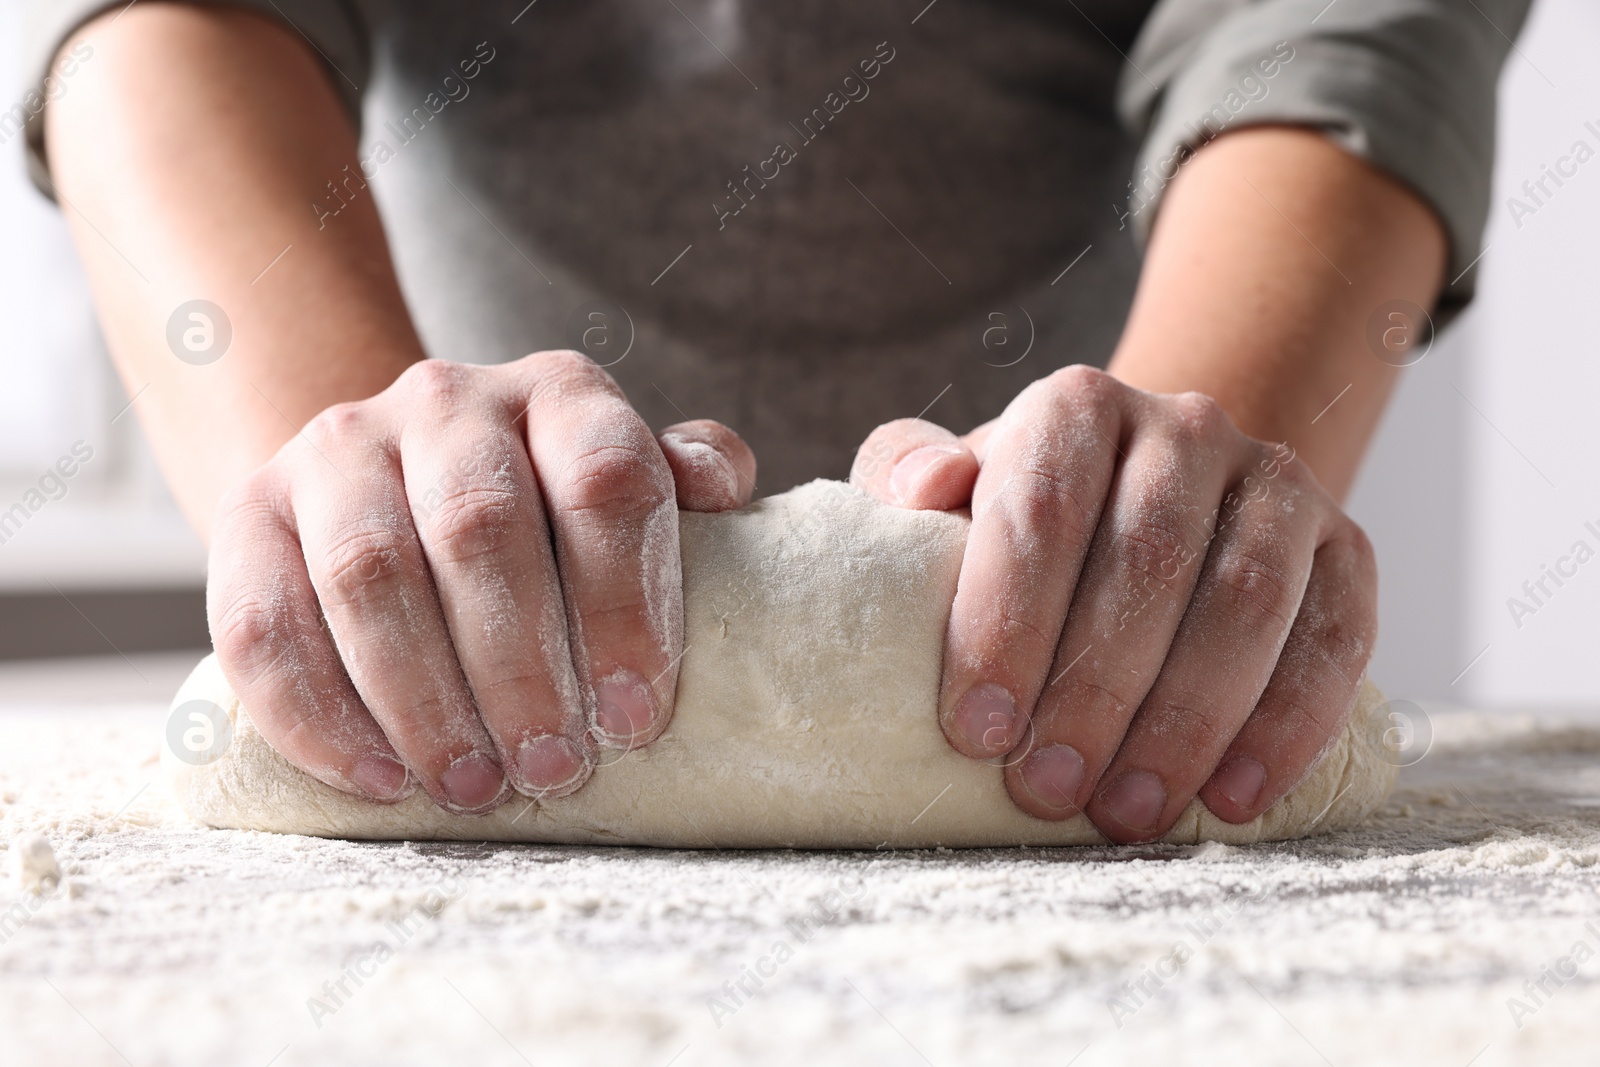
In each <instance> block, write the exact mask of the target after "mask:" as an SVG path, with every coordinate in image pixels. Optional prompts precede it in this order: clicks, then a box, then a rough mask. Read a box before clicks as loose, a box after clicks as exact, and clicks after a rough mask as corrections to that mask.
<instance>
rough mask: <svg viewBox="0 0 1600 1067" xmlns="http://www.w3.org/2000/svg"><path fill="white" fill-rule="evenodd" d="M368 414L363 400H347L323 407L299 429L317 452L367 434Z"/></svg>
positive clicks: (368, 426) (368, 425)
mask: <svg viewBox="0 0 1600 1067" xmlns="http://www.w3.org/2000/svg"><path fill="white" fill-rule="evenodd" d="M370 421H371V420H370V416H369V413H368V410H367V405H366V404H365V402H363V401H359V400H355V401H348V402H346V403H342V404H334V405H333V406H332V407H328V408H324V409H323V410H322V411H320V412H318V413H317V414H316V415H314V416H312V419H311V421H310V422H308V423H306V424H305V427H304V428H303V429H302V430H301V431H300V436H301V437H302V438H304V439H305V441H306V443H307V444H309V445H311V447H312V448H315V449H316V450H318V451H319V452H321V451H325V450H329V449H333V448H337V447H338V446H340V445H343V444H346V443H348V442H350V441H351V440H359V439H361V438H364V437H367V436H369V430H370Z"/></svg>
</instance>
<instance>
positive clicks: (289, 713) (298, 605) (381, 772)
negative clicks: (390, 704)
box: [206, 475, 416, 803]
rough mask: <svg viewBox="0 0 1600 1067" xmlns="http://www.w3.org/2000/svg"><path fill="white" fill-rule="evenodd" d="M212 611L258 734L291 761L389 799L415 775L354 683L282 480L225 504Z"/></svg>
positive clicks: (232, 677)
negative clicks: (327, 621)
mask: <svg viewBox="0 0 1600 1067" xmlns="http://www.w3.org/2000/svg"><path fill="white" fill-rule="evenodd" d="M212 544H213V547H212V550H211V560H210V568H209V570H210V576H209V579H208V581H207V582H206V614H207V615H208V617H209V619H210V623H211V638H212V643H213V645H214V646H215V647H216V651H217V660H218V661H219V663H220V664H221V666H222V672H223V674H224V675H225V676H226V677H227V679H228V684H229V685H230V686H232V687H233V691H234V692H235V693H236V694H238V696H239V699H240V701H241V702H242V703H243V705H244V706H245V707H247V708H249V709H250V718H251V720H252V721H253V722H254V723H255V725H256V728H257V729H259V730H260V731H261V736H262V737H263V738H265V739H266V741H267V743H268V744H269V745H271V746H272V747H273V748H274V749H275V750H277V752H278V753H279V754H280V755H282V756H283V757H284V758H285V759H287V760H288V761H289V762H290V763H292V764H294V765H295V766H296V767H299V768H300V769H301V770H303V771H305V772H306V773H307V774H309V775H311V776H312V777H313V778H316V779H317V780H318V781H320V782H323V783H325V784H327V785H330V786H332V787H333V788H335V789H339V790H342V791H344V792H346V793H351V794H353V795H356V796H360V797H365V798H367V799H369V800H375V801H379V802H382V803H394V802H395V801H398V800H402V799H404V798H405V797H407V796H409V795H410V794H411V793H412V792H413V791H414V789H415V788H416V783H415V781H414V780H413V779H412V778H411V776H410V775H409V773H408V772H407V771H406V768H405V765H404V764H403V763H401V762H400V758H399V756H398V755H397V754H396V753H395V751H394V748H393V746H391V745H390V744H389V741H388V739H387V738H386V737H385V736H384V734H383V730H382V729H380V728H379V726H378V724H377V722H375V721H374V720H373V718H372V716H371V715H370V714H368V712H367V709H366V706H365V705H364V704H362V702H361V698H360V696H358V695H357V694H356V690H355V687H354V686H353V685H351V684H350V679H349V678H348V677H347V676H346V674H345V671H344V665H343V664H342V663H341V662H340V661H339V654H338V651H337V650H336V649H335V648H334V646H333V641H332V640H331V639H330V638H329V637H328V634H327V632H326V631H325V630H324V629H323V627H322V611H321V609H320V608H319V607H318V605H317V596H316V592H315V591H314V590H313V589H312V586H311V579H310V577H309V576H308V575H307V573H306V565H305V558H304V556H303V555H302V554H301V550H300V543H299V541H298V539H297V536H296V533H295V528H294V520H293V515H292V513H291V512H290V510H289V506H288V501H287V499H286V496H285V494H284V493H283V491H282V488H281V486H279V485H278V484H276V479H275V478H273V477H272V476H270V475H257V476H256V477H255V478H253V479H251V480H250V481H249V482H247V483H246V484H245V485H244V486H242V487H241V488H240V489H238V490H235V491H234V492H233V493H231V494H230V495H229V496H228V497H227V498H226V499H225V500H224V501H223V503H222V506H221V507H220V509H219V512H218V516H217V522H216V525H215V528H214V534H213V542H212Z"/></svg>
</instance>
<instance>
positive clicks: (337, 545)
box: [314, 528, 402, 607]
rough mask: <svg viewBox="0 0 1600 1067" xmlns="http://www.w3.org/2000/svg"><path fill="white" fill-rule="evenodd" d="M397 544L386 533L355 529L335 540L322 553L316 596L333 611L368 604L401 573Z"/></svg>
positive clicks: (392, 535) (390, 534) (389, 534)
mask: <svg viewBox="0 0 1600 1067" xmlns="http://www.w3.org/2000/svg"><path fill="white" fill-rule="evenodd" d="M401 559H402V557H401V553H400V546H399V542H398V541H397V539H396V537H395V535H394V534H392V533H389V532H387V531H382V530H375V529H367V528H356V529H351V530H348V531H345V532H344V533H342V534H341V535H340V536H337V537H335V538H334V539H333V540H332V542H331V543H330V544H329V545H328V547H327V548H326V549H325V550H324V551H323V553H322V561H321V566H320V567H319V568H317V570H318V571H320V580H315V579H314V581H315V584H316V587H317V595H318V597H319V598H320V599H321V600H322V601H323V603H324V604H326V605H329V606H333V607H359V606H361V605H362V604H364V603H367V602H370V601H371V600H372V599H373V598H374V597H375V596H376V595H377V594H378V593H379V592H380V591H381V590H383V589H384V588H385V587H386V586H387V585H389V584H390V583H391V582H392V580H393V579H394V578H395V577H396V576H397V575H398V574H399V573H400V570H401Z"/></svg>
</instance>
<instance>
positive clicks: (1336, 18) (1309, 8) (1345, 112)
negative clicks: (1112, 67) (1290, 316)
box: [1118, 0, 1530, 316]
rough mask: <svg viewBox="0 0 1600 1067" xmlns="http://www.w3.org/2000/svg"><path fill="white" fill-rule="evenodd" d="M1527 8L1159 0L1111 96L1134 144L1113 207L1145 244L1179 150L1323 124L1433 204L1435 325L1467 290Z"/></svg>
mask: <svg viewBox="0 0 1600 1067" xmlns="http://www.w3.org/2000/svg"><path fill="white" fill-rule="evenodd" d="M1529 3H1530V0H1332V2H1331V3H1330V2H1329V0H1163V2H1162V3H1160V4H1158V5H1157V6H1156V8H1155V9H1154V10H1153V11H1152V13H1151V15H1150V18H1149V19H1148V20H1147V21H1146V23H1145V25H1144V28H1143V29H1142V30H1141V32H1140V35H1139V38H1138V40H1137V42H1136V43H1135V45H1134V49H1133V51H1132V52H1131V53H1130V54H1129V58H1128V63H1127V65H1126V67H1125V68H1124V70H1123V74H1122V81H1121V85H1120V87H1119V93H1118V108H1119V112H1120V114H1121V117H1122V120H1123V122H1124V123H1125V124H1126V125H1127V126H1128V128H1129V129H1130V130H1131V131H1133V132H1134V133H1135V134H1136V135H1138V136H1142V138H1143V142H1142V148H1141V149H1140V152H1139V156H1138V161H1137V163H1136V164H1135V171H1134V176H1133V182H1132V185H1131V186H1130V198H1129V205H1128V212H1129V215H1130V216H1131V221H1132V224H1133V226H1134V232H1135V234H1136V236H1137V237H1138V239H1139V240H1141V241H1143V240H1144V239H1146V238H1147V237H1148V235H1149V232H1150V227H1151V224H1152V223H1153V221H1154V218H1155V214H1156V209H1157V208H1158V206H1159V204H1160V199H1161V193H1162V191H1163V189H1164V188H1165V186H1166V184H1167V183H1168V182H1169V181H1171V179H1172V177H1173V176H1175V174H1176V173H1177V171H1178V169H1179V167H1180V166H1181V165H1182V162H1183V161H1184V160H1185V159H1187V158H1188V156H1189V154H1190V153H1192V152H1193V151H1194V150H1195V149H1197V148H1199V147H1200V146H1201V145H1202V144H1204V143H1205V142H1206V141H1208V140H1210V139H1211V138H1213V137H1216V136H1218V135H1219V134H1221V133H1223V132H1225V131H1227V130H1232V129H1238V128H1242V127H1245V126H1252V125H1262V124H1285V123H1288V124H1294V125H1301V126H1311V127H1316V128H1318V129H1321V130H1322V131H1324V132H1325V133H1326V134H1327V135H1328V136H1329V137H1331V138H1333V139H1334V140H1335V141H1336V142H1338V143H1339V144H1340V145H1342V146H1344V147H1345V148H1346V149H1347V150H1348V151H1350V152H1352V153H1354V154H1355V155H1357V156H1359V157H1361V158H1362V159H1365V160H1367V161H1369V162H1371V163H1372V164H1373V165H1375V166H1377V167H1379V168H1381V169H1382V170H1384V171H1386V172H1387V173H1389V174H1391V175H1393V176H1394V177H1395V178H1397V179H1399V180H1400V181H1402V182H1404V183H1405V184H1406V185H1407V186H1409V187H1410V188H1411V189H1413V190H1414V191H1415V192H1416V193H1417V194H1418V195H1420V196H1421V197H1422V198H1423V200H1424V201H1426V202H1427V203H1428V204H1430V205H1431V206H1432V207H1433V210H1434V211H1435V212H1436V213H1437V214H1438V216H1439V218H1440V220H1441V221H1442V222H1443V224H1444V227H1445V230H1446V233H1447V235H1448V237H1449V241H1450V266H1449V272H1448V274H1447V275H1446V277H1447V278H1451V279H1454V281H1452V282H1450V283H1449V284H1448V285H1447V287H1446V289H1445V292H1444V293H1443V294H1442V295H1441V298H1440V308H1441V311H1442V312H1443V314H1444V315H1446V316H1449V315H1450V314H1452V313H1453V312H1454V311H1455V310H1458V309H1459V308H1460V307H1461V306H1463V305H1465V304H1466V302H1467V301H1468V300H1470V299H1471V297H1472V292H1473V285H1474V281H1475V278H1474V275H1475V274H1476V271H1473V270H1469V269H1468V268H1469V267H1471V266H1473V264H1474V263H1475V261H1476V260H1477V258H1478V254H1479V244H1480V242H1481V241H1482V237H1483V230H1484V225H1485V222H1486V220H1487V217H1488V211H1489V193H1490V178H1491V173H1492V170H1493V164H1494V141H1495V102H1496V85H1497V82H1498V80H1499V74H1500V68H1501V66H1502V64H1503V63H1504V62H1505V58H1506V55H1507V52H1508V51H1509V50H1510V49H1511V48H1512V41H1513V39H1514V38H1515V37H1516V35H1517V33H1518V32H1519V31H1520V30H1521V28H1522V22H1523V19H1524V18H1525V16H1526V15H1527V10H1528V6H1529Z"/></svg>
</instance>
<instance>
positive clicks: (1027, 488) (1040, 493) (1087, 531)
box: [999, 466, 1099, 545]
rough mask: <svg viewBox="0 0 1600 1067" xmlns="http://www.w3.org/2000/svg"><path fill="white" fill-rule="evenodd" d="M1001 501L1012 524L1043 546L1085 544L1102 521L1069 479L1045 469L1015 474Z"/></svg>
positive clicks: (1012, 475) (1022, 471)
mask: <svg viewBox="0 0 1600 1067" xmlns="http://www.w3.org/2000/svg"><path fill="white" fill-rule="evenodd" d="M999 499H1000V500H1002V501H1003V502H1004V508H1005V515H1006V518H1007V520H1008V521H1009V524H1010V525H1011V526H1013V527H1014V528H1015V529H1017V530H1018V531H1020V532H1021V533H1022V534H1023V535H1024V536H1025V537H1027V538H1028V540H1029V541H1032V542H1036V543H1038V544H1040V545H1062V544H1067V545H1081V544H1084V543H1086V542H1087V541H1088V539H1089V536H1090V535H1091V534H1092V533H1093V532H1094V526H1095V522H1096V520H1098V518H1099V509H1098V508H1091V507H1090V506H1089V505H1088V504H1086V503H1085V502H1084V499H1083V496H1082V494H1081V493H1080V492H1078V491H1077V490H1076V489H1075V488H1074V487H1073V485H1072V484H1071V482H1070V481H1068V480H1067V478H1065V477H1064V476H1063V475H1062V474H1061V473H1060V472H1057V471H1052V470H1048V469H1046V468H1043V467H1037V466H1027V467H1022V468H1019V469H1018V470H1016V471H1014V472H1012V474H1011V475H1010V477H1008V478H1007V479H1006V483H1005V486H1004V488H1003V491H1002V493H1001V496H1000V497H999Z"/></svg>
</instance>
